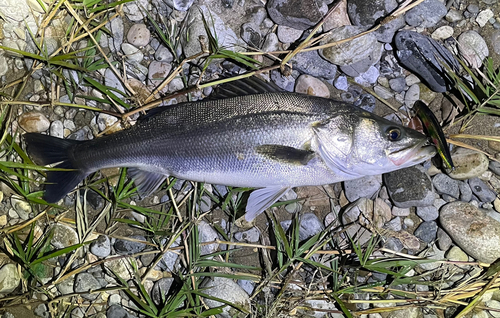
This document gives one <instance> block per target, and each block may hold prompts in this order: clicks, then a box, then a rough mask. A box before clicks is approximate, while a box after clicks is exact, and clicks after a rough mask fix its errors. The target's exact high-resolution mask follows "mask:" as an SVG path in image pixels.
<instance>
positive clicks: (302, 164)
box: [26, 92, 434, 220]
mask: <svg viewBox="0 0 500 318" xmlns="http://www.w3.org/2000/svg"><path fill="white" fill-rule="evenodd" d="M40 136H41V135H36V134H26V140H27V143H28V150H30V148H31V149H32V150H31V151H30V153H31V154H32V155H33V156H34V157H35V158H39V161H40V162H42V163H43V164H48V163H53V162H57V161H54V159H59V161H62V162H61V163H60V164H59V165H60V166H61V167H63V168H66V167H71V168H73V169H77V170H78V172H79V175H78V177H77V178H76V177H75V178H74V179H72V180H70V181H71V182H69V181H67V180H66V181H64V180H63V182H61V179H68V177H67V176H66V177H65V178H63V177H64V175H63V173H62V172H57V173H56V172H52V173H50V175H49V176H48V181H49V183H52V184H53V185H50V184H49V185H47V187H46V194H45V198H46V199H47V200H50V201H57V200H59V199H60V198H61V197H62V196H64V195H65V194H66V193H67V192H69V191H71V190H72V189H73V188H74V187H75V186H76V185H77V184H78V183H79V182H80V181H81V179H82V178H84V177H85V176H86V175H88V174H90V173H92V172H94V171H97V170H99V169H102V168H107V167H129V168H130V169H129V171H130V173H131V175H132V177H133V178H134V179H135V180H136V183H137V184H138V187H139V190H140V192H141V193H143V194H149V193H151V192H152V191H154V190H155V189H156V188H157V187H158V186H159V185H160V184H161V183H162V182H163V180H164V178H165V177H166V176H175V177H178V178H181V179H186V180H192V181H198V182H207V183H213V184H224V185H228V186H236V187H255V188H261V189H258V190H256V191H254V192H253V193H252V194H251V195H250V197H249V200H248V205H247V214H246V218H247V220H251V219H253V218H254V217H256V216H257V215H258V214H259V213H261V212H262V211H263V210H265V209H266V208H268V207H269V206H271V205H272V204H273V203H274V202H276V201H277V200H278V199H279V198H280V197H281V196H282V195H283V194H284V193H286V192H287V191H288V190H289V189H290V188H291V187H296V186H306V185H323V184H329V183H335V182H339V181H344V180H349V179H355V178H359V177H362V176H365V175H373V174H381V173H385V172H389V171H393V170H396V169H400V168H404V167H408V166H411V165H414V164H417V163H420V162H422V161H424V160H426V159H428V158H430V157H431V156H432V155H433V154H434V150H433V147H426V146H425V145H426V142H427V138H426V137H425V136H424V135H422V134H420V133H418V132H416V131H414V130H411V129H408V128H405V127H402V126H399V125H397V124H394V123H392V122H390V121H388V120H385V119H383V118H380V117H377V116H375V115H373V114H371V113H368V112H366V111H364V110H362V109H360V108H356V107H354V106H352V105H350V104H346V103H343V102H339V101H335V100H331V99H325V98H319V97H312V96H307V95H301V94H295V93H284V92H270V93H262V94H254V95H245V96H235V97H230V98H226V99H218V100H217V99H216V100H204V101H198V102H189V103H183V104H178V105H174V106H166V107H162V108H161V109H160V110H159V111H158V113H156V114H154V115H150V116H148V117H147V118H145V119H142V120H140V121H139V122H138V123H137V124H136V125H135V126H134V127H132V128H131V129H127V130H123V131H120V132H117V133H115V134H112V135H109V136H105V137H101V138H96V139H94V140H90V141H85V142H74V143H73V142H68V144H67V145H65V147H64V148H65V149H64V151H60V152H63V153H64V154H65V155H66V157H64V158H62V160H60V159H61V155H60V154H59V152H58V153H56V154H52V155H47V154H44V153H43V149H40V148H41V146H40V145H41V144H42V141H45V142H44V143H45V146H44V147H43V148H45V149H46V148H47V138H50V140H51V142H52V143H53V144H56V143H57V141H60V139H56V138H53V139H52V138H51V137H47V136H43V137H40ZM69 143H71V144H69ZM53 147H56V146H55V145H53ZM76 179H78V180H76ZM75 182H76V184H75ZM61 183H63V184H62V186H61ZM69 183H71V184H69Z"/></svg>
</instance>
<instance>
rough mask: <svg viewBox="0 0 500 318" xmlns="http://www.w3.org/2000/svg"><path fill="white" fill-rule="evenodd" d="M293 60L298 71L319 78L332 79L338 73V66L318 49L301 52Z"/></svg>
mask: <svg viewBox="0 0 500 318" xmlns="http://www.w3.org/2000/svg"><path fill="white" fill-rule="evenodd" d="M271 34H273V33H271ZM264 51H265V50H264ZM291 62H292V65H293V68H294V69H296V70H297V71H299V72H301V73H305V74H309V75H311V76H314V77H318V78H324V79H327V80H331V79H333V78H335V74H336V73H337V66H335V65H334V64H332V63H329V62H327V61H325V60H324V59H323V58H321V56H320V55H319V53H318V51H316V50H315V51H308V52H304V53H299V54H297V55H295V56H294V57H293V58H292V60H291Z"/></svg>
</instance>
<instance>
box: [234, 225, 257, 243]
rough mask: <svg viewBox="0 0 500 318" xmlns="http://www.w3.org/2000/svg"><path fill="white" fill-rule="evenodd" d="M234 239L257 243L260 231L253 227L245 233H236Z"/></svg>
mask: <svg viewBox="0 0 500 318" xmlns="http://www.w3.org/2000/svg"><path fill="white" fill-rule="evenodd" d="M234 238H235V239H237V240H238V241H240V242H248V243H257V242H258V241H259V238H260V231H259V229H258V228H256V227H252V228H251V229H248V230H246V231H244V232H236V233H234Z"/></svg>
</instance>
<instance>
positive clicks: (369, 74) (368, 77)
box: [354, 65, 380, 86]
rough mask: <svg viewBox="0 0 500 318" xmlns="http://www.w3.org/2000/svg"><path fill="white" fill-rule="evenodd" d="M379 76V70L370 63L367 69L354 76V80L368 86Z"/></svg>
mask: <svg viewBox="0 0 500 318" xmlns="http://www.w3.org/2000/svg"><path fill="white" fill-rule="evenodd" d="M379 76H380V71H379V70H378V68H376V67H375V66H373V65H371V66H370V67H369V68H368V70H366V71H365V72H363V73H361V74H359V75H358V76H356V77H355V78H354V81H355V82H356V83H358V84H361V85H363V86H370V85H372V84H375V83H376V82H377V79H378V77H379Z"/></svg>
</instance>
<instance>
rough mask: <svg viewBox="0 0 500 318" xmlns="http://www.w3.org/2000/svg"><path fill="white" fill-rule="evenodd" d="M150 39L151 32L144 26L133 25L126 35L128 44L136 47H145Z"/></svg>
mask: <svg viewBox="0 0 500 318" xmlns="http://www.w3.org/2000/svg"><path fill="white" fill-rule="evenodd" d="M150 38H151V32H149V30H148V27H147V26H146V25H145V24H142V23H139V24H134V25H133V26H132V27H131V28H130V30H129V31H128V33H127V41H128V43H130V44H132V45H135V46H137V47H141V46H146V45H147V44H148V43H149V40H150Z"/></svg>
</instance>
